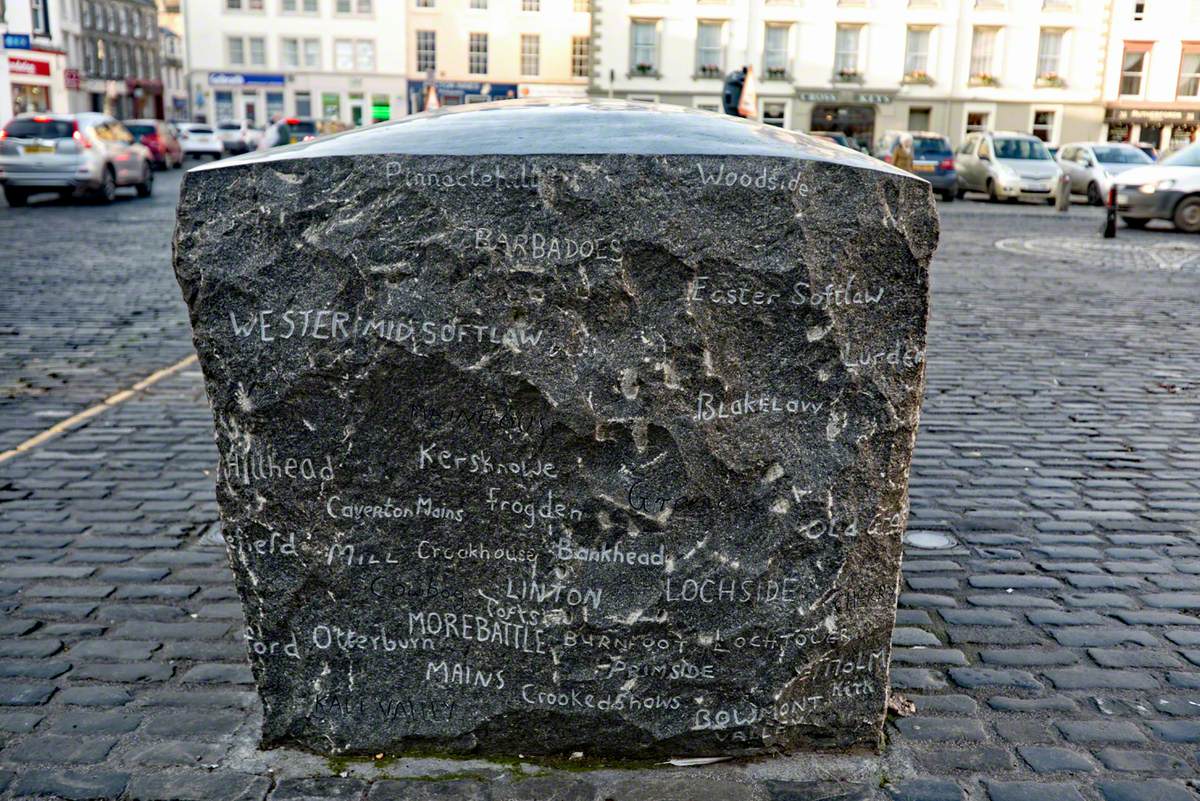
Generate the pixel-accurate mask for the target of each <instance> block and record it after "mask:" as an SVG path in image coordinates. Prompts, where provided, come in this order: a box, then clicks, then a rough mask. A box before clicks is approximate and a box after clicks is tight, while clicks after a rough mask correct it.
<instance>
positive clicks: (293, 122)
mask: <svg viewBox="0 0 1200 801" xmlns="http://www.w3.org/2000/svg"><path fill="white" fill-rule="evenodd" d="M284 122H286V123H287V124H288V125H299V124H300V120H298V119H297V118H295V117H288V118H287V119H286V120H284Z"/></svg>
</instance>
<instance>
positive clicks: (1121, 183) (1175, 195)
mask: <svg viewBox="0 0 1200 801" xmlns="http://www.w3.org/2000/svg"><path fill="white" fill-rule="evenodd" d="M1117 213H1118V214H1120V215H1121V219H1122V220H1124V221H1125V224H1126V225H1128V226H1129V227H1130V228H1142V227H1144V226H1145V225H1146V223H1148V222H1149V221H1150V220H1170V221H1171V222H1173V223H1174V224H1175V227H1176V228H1178V229H1179V230H1180V231H1186V232H1188V233H1191V234H1194V233H1200V142H1197V143H1195V144H1192V145H1188V146H1187V147H1185V148H1184V149H1183V150H1180V151H1177V152H1175V153H1172V154H1171V155H1170V156H1167V157H1166V158H1164V159H1163V160H1162V161H1159V162H1156V163H1154V164H1147V165H1145V166H1144V167H1137V168H1135V169H1132V170H1129V171H1128V172H1124V173H1122V174H1121V175H1119V176H1118V177H1117Z"/></svg>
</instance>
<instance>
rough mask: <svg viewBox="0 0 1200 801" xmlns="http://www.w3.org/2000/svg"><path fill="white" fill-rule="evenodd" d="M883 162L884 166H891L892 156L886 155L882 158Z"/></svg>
mask: <svg viewBox="0 0 1200 801" xmlns="http://www.w3.org/2000/svg"><path fill="white" fill-rule="evenodd" d="M883 161H884V163H885V164H891V163H892V154H891V153H888V154H887V155H886V156H884V157H883Z"/></svg>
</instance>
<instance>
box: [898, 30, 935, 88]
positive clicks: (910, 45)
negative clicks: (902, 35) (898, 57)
mask: <svg viewBox="0 0 1200 801" xmlns="http://www.w3.org/2000/svg"><path fill="white" fill-rule="evenodd" d="M931 33H932V31H930V29H929V28H913V27H910V28H909V29H908V36H907V38H906V39H905V45H904V79H905V80H906V81H908V82H909V83H929V40H930V38H931Z"/></svg>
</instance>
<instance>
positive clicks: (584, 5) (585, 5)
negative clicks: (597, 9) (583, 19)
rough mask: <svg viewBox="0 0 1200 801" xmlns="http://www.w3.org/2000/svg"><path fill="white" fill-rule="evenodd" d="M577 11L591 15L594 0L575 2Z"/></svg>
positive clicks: (578, 0)
mask: <svg viewBox="0 0 1200 801" xmlns="http://www.w3.org/2000/svg"><path fill="white" fill-rule="evenodd" d="M575 10H576V11H580V12H583V13H585V14H586V13H589V12H590V11H591V10H592V0H575Z"/></svg>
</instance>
